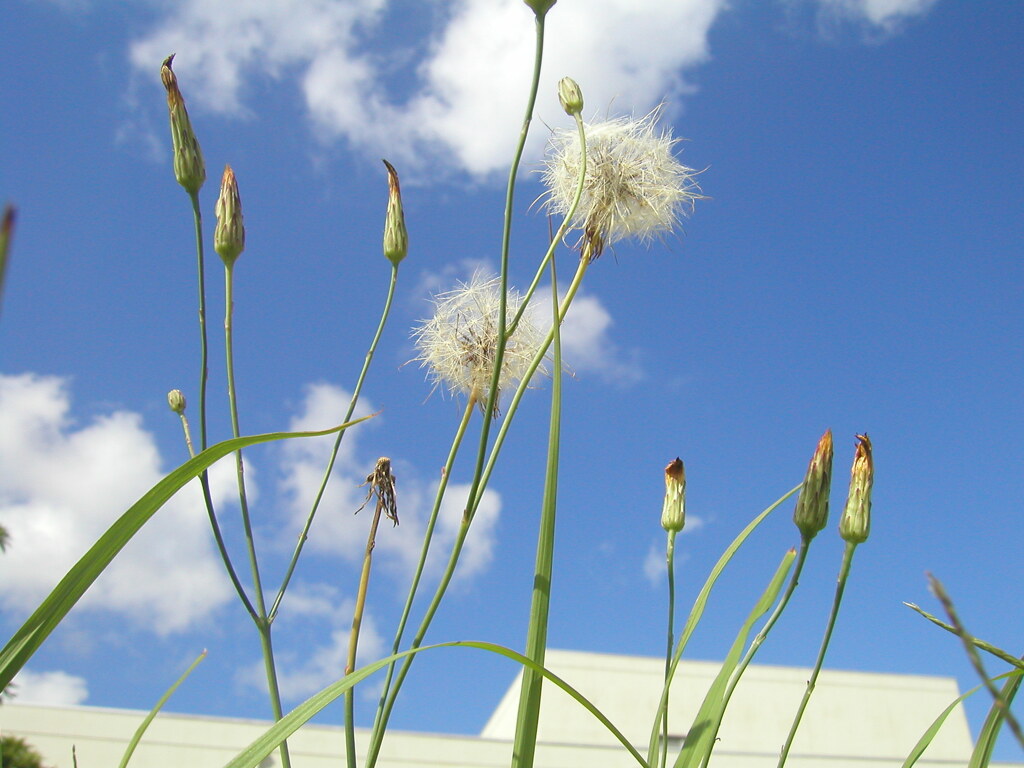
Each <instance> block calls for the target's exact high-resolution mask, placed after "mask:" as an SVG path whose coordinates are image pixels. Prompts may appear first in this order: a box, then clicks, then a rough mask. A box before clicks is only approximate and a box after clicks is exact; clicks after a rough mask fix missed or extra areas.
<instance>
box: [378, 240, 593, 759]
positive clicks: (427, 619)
mask: <svg viewBox="0 0 1024 768" xmlns="http://www.w3.org/2000/svg"><path fill="white" fill-rule="evenodd" d="M589 264H590V258H589V254H588V253H584V254H583V256H582V257H581V258H580V262H579V266H578V267H577V270H576V276H575V277H574V278H573V281H572V283H570V285H569V288H568V290H567V291H566V294H565V297H564V298H563V299H562V304H561V307H560V310H559V323H561V321H562V320H564V319H565V313H566V312H567V311H568V309H569V305H570V304H571V303H572V300H573V298H574V297H575V296H576V292H577V290H578V289H579V286H580V283H581V282H582V280H583V275H584V274H586V271H587V266H588V265H589ZM554 333H555V330H554V327H552V329H551V330H550V331H548V335H547V339H546V340H545V341H544V342H543V343H542V344H541V347H540V349H539V350H538V351H537V354H536V355H535V356H534V359H533V361H532V362H531V364H530V367H529V368H528V369H527V371H526V374H525V375H524V376H523V380H522V381H521V382H520V383H519V387H518V389H516V392H515V394H514V395H513V397H512V402H511V403H510V404H509V406H508V409H507V410H506V412H505V417H504V419H503V421H502V424H501V427H500V428H499V430H498V435H497V437H496V438H495V441H494V446H493V447H492V449H491V456H490V459H489V460H488V462H487V465H486V466H485V467H484V470H483V474H482V477H481V482H480V483H478V486H477V487H478V488H480V489H483V488H486V487H487V480H488V479H489V478H490V474H491V472H492V471H493V469H494V464H495V462H496V460H497V456H498V453H499V452H500V451H501V445H502V443H503V442H504V439H505V436H506V435H507V434H508V428H509V425H510V424H511V421H512V417H513V416H514V415H515V412H516V410H517V408H518V406H519V401H520V400H522V397H523V394H524V393H525V392H526V390H527V387H528V385H529V382H530V378H531V377H532V376H533V374H534V372H535V371H536V370H537V368H538V367H539V366H540V363H541V361H542V360H543V359H544V357H545V355H547V350H548V347H549V346H550V345H551V342H552V340H553V338H554ZM481 499H482V490H481V491H480V493H478V494H477V495H476V496H474V497H471V499H470V501H469V503H468V505H467V506H466V509H465V511H464V512H463V515H462V522H461V523H460V524H459V529H458V531H456V534H455V541H454V542H453V543H452V551H451V554H450V555H449V558H448V564H447V566H446V567H445V570H444V573H443V574H442V576H441V581H440V583H439V584H438V585H437V589H436V590H435V592H434V597H433V599H432V600H431V602H430V605H429V606H427V610H426V613H425V614H424V616H423V619H422V620H421V622H420V627H419V629H418V630H417V632H416V635H415V637H414V638H413V641H412V645H411V646H410V647H411V648H419V647H420V645H421V644H422V642H423V638H424V637H425V636H426V633H427V629H428V628H429V627H430V624H431V622H432V621H433V619H434V614H435V613H436V612H437V609H438V608H439V607H440V605H441V599H442V598H443V597H444V595H445V592H446V591H447V590H448V585H449V584H450V583H451V580H452V577H453V576H454V574H455V566H456V564H457V563H458V561H459V556H460V555H461V554H462V547H463V545H464V544H465V542H466V535H467V534H468V533H469V527H470V524H471V523H472V522H473V515H474V514H475V512H476V508H477V507H478V506H479V504H480V500H481ZM412 659H413V656H411V655H410V656H406V657H405V659H404V660H403V661H402V667H401V669H399V671H398V677H397V678H396V680H395V684H394V686H393V687H392V688H391V690H390V691H389V692H388V694H387V699H386V701H385V703H384V706H383V707H382V708H381V710H380V711H379V712H378V714H379V717H378V718H377V720H376V722H375V727H374V732H373V735H372V737H371V741H370V747H369V749H368V751H367V756H366V767H367V768H372V766H373V765H375V763H376V759H377V755H378V754H379V752H380V744H381V742H382V741H383V734H384V731H385V730H386V729H387V723H388V719H389V718H390V716H391V710H392V709H393V708H394V705H395V699H396V698H397V697H398V692H399V690H400V689H401V687H402V683H403V682H404V681H405V677H406V675H408V673H409V667H410V666H412Z"/></svg>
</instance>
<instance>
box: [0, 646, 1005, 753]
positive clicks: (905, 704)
mask: <svg viewBox="0 0 1024 768" xmlns="http://www.w3.org/2000/svg"><path fill="white" fill-rule="evenodd" d="M546 665H547V666H548V667H549V668H550V669H551V670H552V671H553V672H554V673H555V674H557V675H559V676H560V677H562V678H563V679H564V680H565V681H566V682H568V683H569V684H570V685H572V686H573V687H575V688H576V689H577V690H578V691H580V693H582V694H583V695H584V696H586V697H587V698H589V699H590V701H592V702H593V703H594V704H595V705H596V706H597V708H598V709H599V710H601V711H602V712H603V713H604V714H605V715H606V716H607V717H608V718H609V719H610V720H611V721H612V723H614V724H615V725H616V727H618V728H619V730H620V731H622V733H623V734H624V735H625V736H626V737H627V738H628V739H629V740H630V742H631V743H632V744H633V745H634V746H635V747H636V748H637V749H638V750H639V751H640V753H641V754H646V752H647V742H648V739H649V735H650V729H651V723H652V718H653V714H654V711H655V709H656V707H657V702H658V697H659V696H660V693H661V681H662V679H663V677H662V676H663V674H664V672H663V669H664V660H663V659H656V658H642V657H635V656H613V655H607V654H595V653H578V652H572V651H553V650H552V651H548V656H547V664H546ZM718 668H719V667H718V664H716V663H712V662H700V661H683V662H681V663H680V665H679V669H678V671H677V673H676V678H675V681H674V683H673V688H672V706H671V718H670V723H669V734H670V739H671V742H670V743H672V744H673V745H674V746H675V751H676V752H678V744H680V743H681V741H682V738H683V736H684V735H685V732H686V729H687V728H688V727H689V724H690V723H691V722H692V720H693V717H694V714H695V713H696V711H697V709H698V707H699V706H700V702H701V700H702V699H703V696H704V692H705V691H706V690H707V688H708V686H709V685H710V683H711V681H712V680H713V679H714V677H715V675H716V674H717V672H718ZM809 673H810V670H808V669H805V668H793V667H771V666H751V667H750V668H749V669H748V670H747V671H746V674H745V675H744V678H743V680H742V682H741V684H740V685H739V686H738V687H737V689H736V693H735V695H734V696H733V698H732V701H731V702H730V705H729V709H728V711H727V714H726V717H725V720H724V722H723V723H722V727H721V729H720V731H719V734H718V735H719V741H718V744H717V746H716V749H715V752H714V755H713V757H712V765H713V766H715V767H716V768H761V766H764V767H765V768H774V766H775V765H776V763H777V761H778V754H779V749H780V747H781V745H782V743H783V741H784V740H785V737H786V733H787V732H788V730H789V726H790V723H791V722H792V717H793V714H794V712H795V711H796V708H797V705H798V703H799V701H800V698H801V696H802V695H803V691H804V687H805V685H806V681H807V678H808V676H809ZM959 693H960V692H959V691H958V689H957V684H956V681H955V680H954V679H952V678H948V677H931V676H927V677H926V676H921V675H887V674H875V673H865V672H839V671H832V670H824V671H822V673H821V676H820V677H819V678H818V684H817V687H816V689H815V692H814V697H813V698H812V699H811V704H810V706H809V707H808V709H807V712H806V713H805V715H804V719H803V724H802V726H801V730H800V732H799V734H798V736H797V738H796V741H795V742H794V745H793V749H792V751H791V753H790V758H789V761H788V765H789V766H792V768H808V767H809V766H814V767H815V768H818V767H822V768H869V767H870V768H888V767H889V766H900V765H902V763H903V761H904V760H905V759H906V757H907V754H908V753H909V752H910V751H911V749H912V748H913V747H914V745H915V744H916V743H917V740H918V739H919V738H920V737H921V735H922V734H923V733H924V731H925V730H926V729H927V728H928V726H929V725H931V723H932V721H933V720H934V719H935V718H936V717H937V716H938V715H939V713H941V712H942V710H943V709H945V708H946V707H947V706H948V705H949V704H950V703H951V702H952V701H953V700H954V699H956V698H957V696H959ZM518 695H519V679H518V677H517V679H516V680H515V681H514V682H513V683H512V685H511V686H510V687H509V689H508V691H507V692H506V694H505V696H504V697H503V698H502V700H501V702H500V703H499V704H498V706H497V708H496V709H495V711H494V713H493V714H492V715H491V718H490V720H489V721H488V722H487V724H486V725H485V726H484V729H483V731H482V732H481V733H480V735H479V736H453V735H447V734H435V733H412V732H407V731H389V732H388V735H387V738H386V739H385V742H384V748H383V751H382V753H381V759H380V761H379V762H378V765H380V766H381V768H423V767H424V766H452V768H456V767H457V768H492V766H507V765H509V758H510V755H511V745H512V738H513V735H514V733H515V719H516V707H517V700H518ZM145 715H146V713H145V712H136V711H129V710H113V709H103V708H99V707H46V706H34V705H28V704H18V703H17V701H16V700H15V701H14V702H8V703H5V704H4V705H3V706H0V728H2V729H3V732H4V733H5V734H13V735H17V736H22V737H24V738H25V739H27V740H28V741H29V742H30V743H31V744H32V745H33V746H34V747H35V748H36V749H38V750H39V751H40V752H41V753H42V754H43V756H44V758H45V759H46V761H47V764H48V765H51V766H54V768H71V765H72V763H71V747H72V745H74V746H75V749H76V754H77V760H78V765H79V766H80V767H81V768H111V767H112V766H116V765H118V764H119V762H120V760H121V757H122V755H123V753H124V748H125V746H126V745H127V743H128V741H129V739H130V738H131V737H132V734H133V733H134V732H135V730H136V729H137V728H138V726H139V724H140V723H141V722H142V720H143V718H144V717H145ZM268 725H269V723H267V722H264V721H255V720H236V719H229V718H214V717H199V716H194V715H178V714H167V713H162V714H160V715H159V716H158V717H157V718H156V720H154V721H153V723H152V724H151V725H150V727H149V729H148V730H147V732H146V735H145V737H144V738H143V740H142V743H141V745H140V746H139V748H138V749H137V751H136V752H135V755H134V757H133V758H132V762H131V765H132V766H134V767H135V768H179V767H180V766H188V768H216V767H217V766H222V765H224V764H225V763H227V762H228V761H229V760H230V759H231V758H233V757H234V756H235V755H236V754H237V753H238V752H240V751H241V750H242V749H243V748H244V747H246V746H247V745H248V744H249V743H250V742H252V741H253V740H255V739H256V737H257V736H259V735H260V734H261V733H263V731H264V730H265V729H266V728H267V727H268ZM366 736H367V732H366V731H357V744H358V745H359V751H360V756H361V753H362V748H363V745H365V742H366ZM538 742H539V743H538V749H537V759H536V763H535V764H536V766H537V768H577V767H579V768H584V767H585V768H606V767H607V768H613V767H614V768H618V767H619V766H622V767H623V768H626V767H627V766H635V765H637V762H636V761H635V759H634V758H632V757H631V756H630V755H629V753H628V752H627V751H626V750H625V749H624V748H623V747H622V745H621V744H619V743H618V742H617V741H616V740H615V738H614V737H613V736H612V735H611V734H610V733H609V732H608V731H607V730H606V729H605V728H604V726H602V725H601V724H600V723H599V722H598V721H597V720H596V719H595V718H594V717H593V716H592V715H591V714H590V713H588V712H587V711H586V710H584V709H583V708H582V707H580V706H579V704H577V703H576V702H575V701H574V700H573V699H572V698H570V697H569V696H568V695H567V694H565V693H563V692H562V691H561V690H559V689H557V688H556V687H554V686H553V685H551V684H550V683H547V684H545V686H544V699H543V709H542V713H541V723H540V731H539V734H538ZM288 743H289V748H290V751H291V756H292V764H293V766H295V768H321V766H323V767H324V768H326V766H331V768H337V766H339V765H341V764H342V763H343V761H344V742H343V736H342V730H341V728H339V727H335V726H319V725H310V726H306V727H305V728H303V729H302V730H300V731H299V732H298V733H297V734H296V735H295V736H293V737H292V738H290V739H289V742H288ZM971 748H972V743H971V736H970V732H969V729H968V726H967V719H966V717H965V715H964V712H963V710H962V709H961V708H959V707H958V708H957V709H956V710H955V711H954V712H953V713H952V714H951V715H950V717H949V719H948V720H947V721H946V724H945V726H944V727H943V728H942V730H941V731H940V732H939V734H938V736H937V737H936V738H935V740H934V741H933V742H932V745H931V746H930V747H929V749H928V751H927V752H925V754H924V756H923V757H922V759H921V760H920V761H919V762H918V765H919V766H922V768H924V767H925V766H927V767H928V768H935V767H936V766H965V765H966V764H967V760H968V757H969V755H970V752H971ZM671 759H672V758H670V761H671ZM278 764H279V758H278V756H277V754H276V753H274V754H273V755H272V756H270V757H268V758H267V760H265V761H264V762H263V764H262V765H263V766H264V768H269V767H270V766H276V765H278ZM670 764H671V762H670ZM1003 765H1004V766H1009V765H1010V764H1003ZM1013 765H1015V766H1018V765H1019V764H1013ZM1020 765H1024V764H1020Z"/></svg>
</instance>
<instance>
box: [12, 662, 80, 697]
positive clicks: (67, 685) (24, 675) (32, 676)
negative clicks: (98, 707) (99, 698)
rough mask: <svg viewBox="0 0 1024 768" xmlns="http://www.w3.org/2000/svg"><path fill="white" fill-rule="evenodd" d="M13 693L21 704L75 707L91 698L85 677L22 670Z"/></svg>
mask: <svg viewBox="0 0 1024 768" xmlns="http://www.w3.org/2000/svg"><path fill="white" fill-rule="evenodd" d="M13 684H14V685H13V692H14V696H15V701H17V702H18V703H19V704H49V705H52V706H74V705H76V704H81V703H82V702H84V701H85V700H86V699H87V698H89V688H88V685H87V684H86V681H85V678H84V677H78V676H77V675H69V674H68V673H67V672H60V671H53V672H33V671H32V670H29V669H23V670H21V671H20V672H19V673H18V674H17V675H15V677H14V681H13Z"/></svg>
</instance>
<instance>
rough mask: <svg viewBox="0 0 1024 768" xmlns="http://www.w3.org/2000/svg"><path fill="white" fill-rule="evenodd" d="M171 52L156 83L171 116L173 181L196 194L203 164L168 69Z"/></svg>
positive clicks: (199, 184)
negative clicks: (162, 90) (160, 85)
mask: <svg viewBox="0 0 1024 768" xmlns="http://www.w3.org/2000/svg"><path fill="white" fill-rule="evenodd" d="M173 61H174V54H173V53H172V54H171V55H170V56H168V57H167V58H166V59H164V63H163V66H161V67H160V80H162V81H163V84H164V88H166V89H167V110H168V112H169V113H170V117H171V146H172V147H173V148H174V178H176V179H177V180H178V183H179V184H181V186H183V187H184V188H185V191H186V192H188V193H189V194H190V195H194V194H197V193H198V192H199V189H200V188H201V187H202V186H203V182H204V181H206V165H205V164H204V163H203V152H202V150H201V149H200V148H199V140H198V139H197V138H196V134H195V131H193V130H192V122H191V121H190V120H189V119H188V110H187V109H185V100H184V99H183V98H182V97H181V91H179V90H178V78H177V77H176V76H175V74H174V70H172V69H171V62H173Z"/></svg>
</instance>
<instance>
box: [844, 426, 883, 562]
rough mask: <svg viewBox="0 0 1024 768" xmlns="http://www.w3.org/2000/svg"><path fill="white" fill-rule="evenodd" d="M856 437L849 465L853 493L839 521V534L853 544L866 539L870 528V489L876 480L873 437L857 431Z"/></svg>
mask: <svg viewBox="0 0 1024 768" xmlns="http://www.w3.org/2000/svg"><path fill="white" fill-rule="evenodd" d="M857 441H858V442H857V447H856V450H855V451H854V455H853V467H852V468H851V469H850V493H849V494H848V495H847V497H846V507H845V508H844V509H843V517H842V519H841V520H840V521H839V535H840V536H842V537H843V539H844V540H845V541H848V542H850V543H851V544H861V543H863V542H865V541H867V538H868V533H870V531H871V489H872V486H873V485H874V482H875V464H874V459H873V458H872V456H871V440H870V438H868V436H867V434H866V433H865V434H863V435H857Z"/></svg>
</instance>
